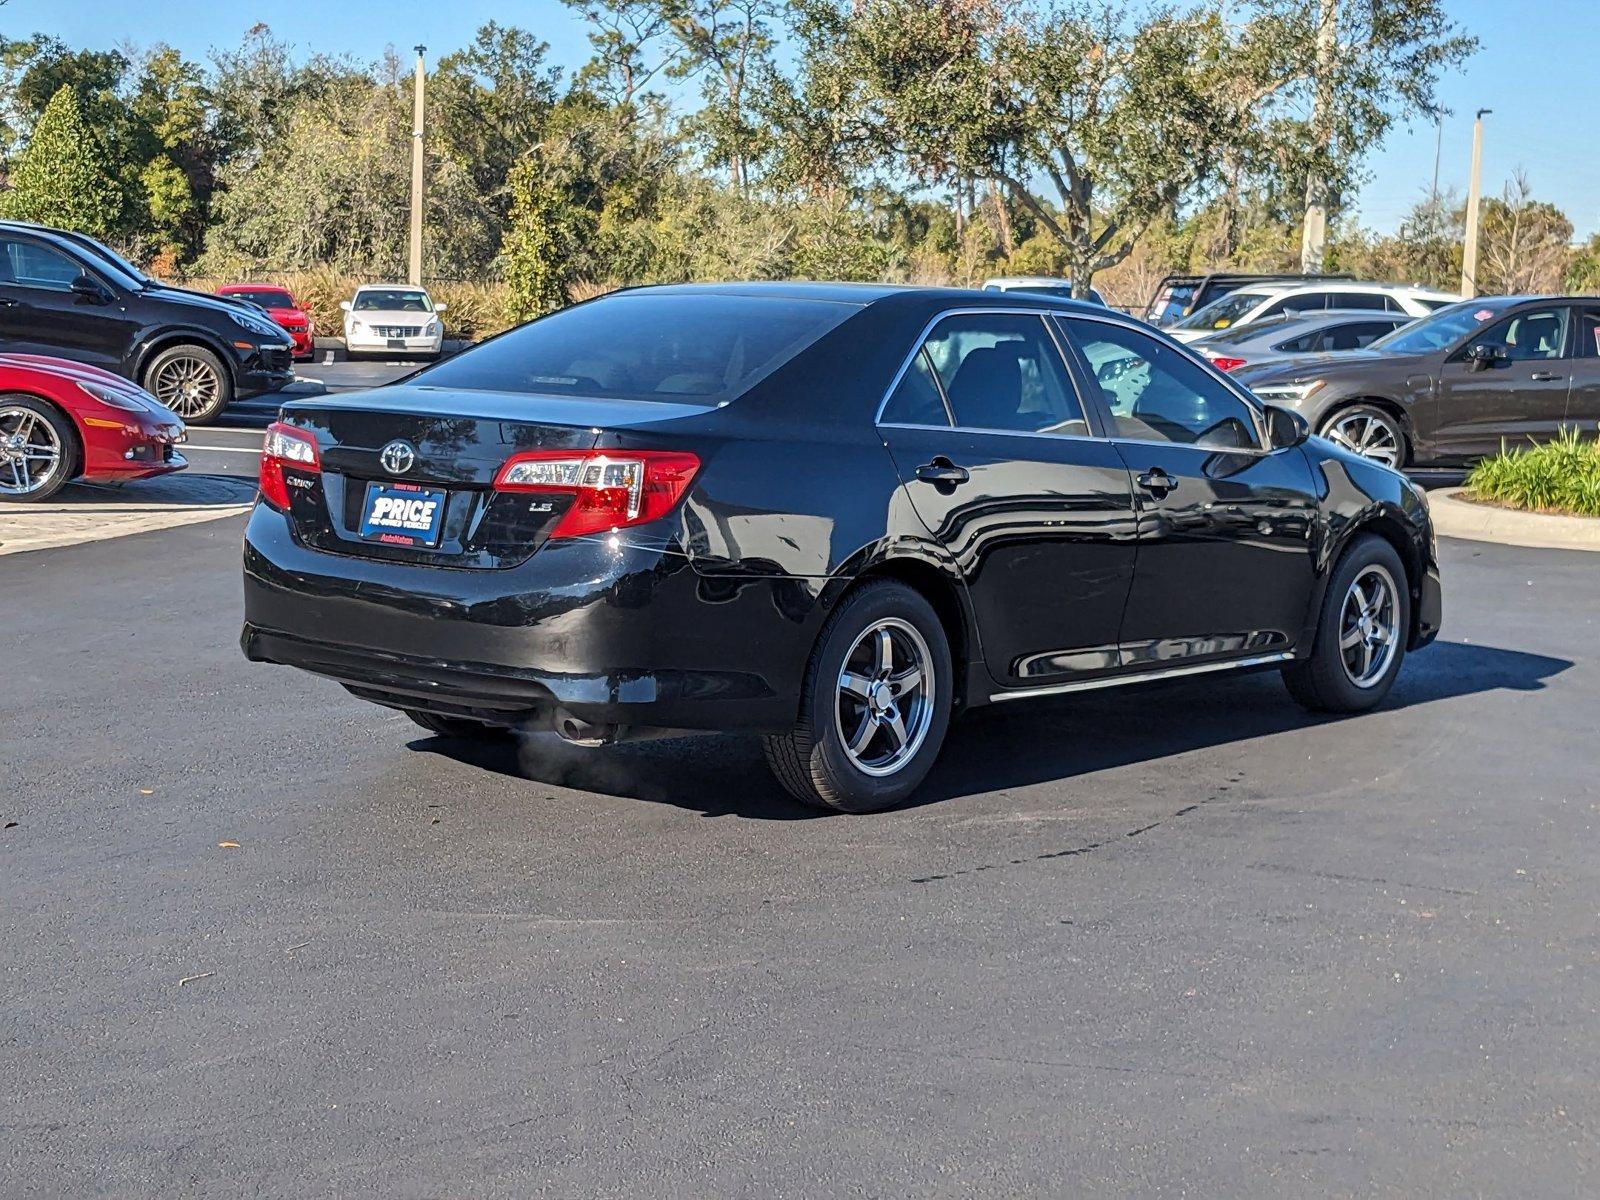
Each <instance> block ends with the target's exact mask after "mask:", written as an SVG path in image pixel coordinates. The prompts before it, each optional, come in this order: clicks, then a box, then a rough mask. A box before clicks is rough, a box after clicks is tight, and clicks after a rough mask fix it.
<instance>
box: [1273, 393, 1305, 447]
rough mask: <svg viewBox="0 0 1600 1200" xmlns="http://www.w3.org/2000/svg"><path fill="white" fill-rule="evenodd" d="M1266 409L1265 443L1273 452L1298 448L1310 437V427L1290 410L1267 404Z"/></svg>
mask: <svg viewBox="0 0 1600 1200" xmlns="http://www.w3.org/2000/svg"><path fill="white" fill-rule="evenodd" d="M1266 409H1267V441H1268V442H1269V443H1270V444H1271V448H1272V449H1273V450H1287V449H1288V448H1289V447H1291V446H1298V445H1299V444H1300V443H1301V442H1303V441H1305V440H1306V439H1307V438H1308V437H1310V436H1311V426H1310V425H1308V424H1306V419H1305V418H1304V417H1302V416H1301V415H1300V414H1299V413H1297V412H1295V411H1294V409H1292V408H1280V407H1279V406H1278V405H1276V404H1269V405H1267V406H1266Z"/></svg>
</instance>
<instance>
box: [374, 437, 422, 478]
mask: <svg viewBox="0 0 1600 1200" xmlns="http://www.w3.org/2000/svg"><path fill="white" fill-rule="evenodd" d="M378 461H379V462H381V463H382V464H383V469H384V470H385V471H387V472H389V474H391V475H404V474H405V473H406V472H407V471H409V470H411V468H412V467H413V466H414V465H415V464H416V461H417V452H416V451H415V450H414V449H412V447H411V444H410V443H409V442H390V443H389V444H388V445H387V446H385V447H384V448H383V449H382V450H380V451H378Z"/></svg>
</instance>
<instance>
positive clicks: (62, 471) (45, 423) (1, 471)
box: [0, 395, 81, 503]
mask: <svg viewBox="0 0 1600 1200" xmlns="http://www.w3.org/2000/svg"><path fill="white" fill-rule="evenodd" d="M80 461H81V460H80V458H79V455H78V437H77V431H76V430H75V429H74V428H73V425H72V422H71V421H70V420H69V419H68V418H67V416H66V414H65V413H63V412H62V411H61V410H60V409H58V408H56V407H55V406H54V405H51V404H46V403H45V402H44V401H43V400H35V399H34V398H33V397H32V396H18V395H12V396H0V500H9V501H14V502H19V503H29V502H36V501H39V500H48V499H49V498H50V497H51V496H54V495H55V494H56V493H57V492H59V491H60V490H61V489H62V488H63V487H65V486H66V484H67V481H68V480H70V479H71V478H72V477H73V476H74V475H76V474H77V473H78V464H79V462H80Z"/></svg>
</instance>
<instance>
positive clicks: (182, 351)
mask: <svg viewBox="0 0 1600 1200" xmlns="http://www.w3.org/2000/svg"><path fill="white" fill-rule="evenodd" d="M143 382H144V390H145V391H147V392H149V393H150V394H151V395H153V396H154V397H155V398H156V399H157V400H159V401H161V403H162V404H164V405H166V406H167V407H168V408H170V409H171V410H172V411H173V412H175V413H177V414H178V415H179V416H180V417H182V418H183V419H184V420H185V421H186V422H187V423H189V424H190V425H209V424H210V423H211V422H212V421H215V420H216V419H217V414H219V413H220V412H221V411H222V410H223V409H225V408H227V407H228V402H229V401H231V400H232V399H233V376H232V375H230V374H229V373H228V369H227V368H226V367H225V366H223V365H222V360H221V359H220V358H218V357H217V356H216V355H215V354H213V353H211V351H209V350H207V349H206V348H205V347H204V346H194V345H190V344H187V343H185V344H183V345H178V346H169V347H167V348H166V349H165V350H163V351H161V352H160V353H159V354H157V355H156V356H155V357H154V358H152V359H151V360H150V364H149V366H147V367H145V369H144V381H143Z"/></svg>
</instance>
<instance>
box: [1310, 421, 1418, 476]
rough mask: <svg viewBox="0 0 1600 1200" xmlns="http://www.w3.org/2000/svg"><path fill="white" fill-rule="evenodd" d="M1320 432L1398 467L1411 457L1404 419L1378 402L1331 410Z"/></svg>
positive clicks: (1364, 454) (1353, 449)
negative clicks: (1380, 406) (1381, 406)
mask: <svg viewBox="0 0 1600 1200" xmlns="http://www.w3.org/2000/svg"><path fill="white" fill-rule="evenodd" d="M1317 436H1318V437H1322V438H1326V439H1327V440H1328V441H1330V442H1332V443H1333V444H1334V445H1336V446H1342V447H1343V448H1344V449H1346V450H1348V451H1350V452H1351V453H1352V454H1359V455H1361V457H1362V458H1370V459H1371V460H1372V461H1373V462H1377V463H1382V464H1383V465H1384V466H1386V467H1393V468H1394V469H1395V470H1397V471H1398V470H1400V469H1401V468H1402V467H1404V466H1405V465H1406V461H1407V459H1408V458H1409V457H1410V455H1409V453H1408V447H1407V445H1406V435H1405V431H1404V430H1402V429H1401V428H1400V422H1399V421H1398V420H1396V419H1395V416H1394V414H1393V413H1391V412H1388V411H1386V410H1384V409H1382V408H1379V407H1378V406H1377V405H1375V404H1352V405H1351V406H1350V407H1348V408H1341V409H1339V410H1338V411H1337V412H1332V413H1329V414H1328V415H1327V417H1325V418H1324V419H1323V422H1322V424H1321V426H1320V427H1319V428H1318V429H1317Z"/></svg>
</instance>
